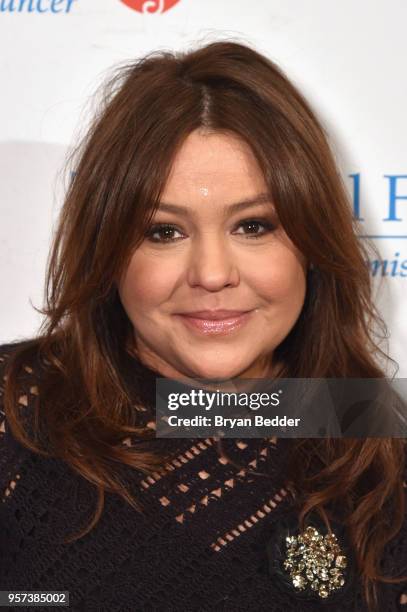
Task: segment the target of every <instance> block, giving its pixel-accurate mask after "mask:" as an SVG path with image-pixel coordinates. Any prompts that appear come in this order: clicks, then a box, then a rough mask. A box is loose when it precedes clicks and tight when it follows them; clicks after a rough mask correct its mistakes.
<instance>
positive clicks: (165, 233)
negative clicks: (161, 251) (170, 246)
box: [146, 223, 179, 242]
mask: <svg viewBox="0 0 407 612" xmlns="http://www.w3.org/2000/svg"><path fill="white" fill-rule="evenodd" d="M177 231H178V230H177V228H176V227H175V225H170V224H168V223H157V224H156V225H152V226H151V228H150V229H149V230H148V232H147V233H146V237H147V239H148V240H150V242H175V241H176V240H179V238H174V237H173V234H174V232H177ZM157 236H158V238H157Z"/></svg>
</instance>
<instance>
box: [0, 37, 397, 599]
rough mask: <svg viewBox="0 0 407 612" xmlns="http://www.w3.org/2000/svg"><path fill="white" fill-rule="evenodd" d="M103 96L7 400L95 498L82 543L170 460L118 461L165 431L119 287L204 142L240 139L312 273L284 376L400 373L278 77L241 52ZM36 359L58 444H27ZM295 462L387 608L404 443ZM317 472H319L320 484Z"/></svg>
mask: <svg viewBox="0 0 407 612" xmlns="http://www.w3.org/2000/svg"><path fill="white" fill-rule="evenodd" d="M102 92H103V100H102V102H101V105H100V107H99V111H98V112H97V114H96V115H95V117H94V119H93V122H92V124H91V126H90V127H89V129H88V130H87V132H86V135H85V137H84V138H83V140H82V141H81V143H80V145H79V146H78V147H77V149H76V150H75V151H74V152H73V154H72V155H71V156H70V158H69V159H68V167H70V168H71V169H73V170H74V172H73V173H72V180H71V181H70V184H69V186H68V187H67V193H66V198H65V201H64V204H63V207H62V210H61V214H60V218H59V223H58V226H57V228H56V232H55V235H54V239H53V244H52V249H51V252H50V255H49V259H48V267H47V277H46V287H45V305H44V307H43V308H42V309H39V312H41V313H42V314H43V315H44V321H43V323H42V325H41V328H40V330H39V333H38V335H37V336H36V337H35V338H31V339H28V340H26V341H25V342H23V343H22V344H21V346H20V347H19V349H18V350H17V351H14V352H13V355H12V358H11V359H10V361H9V364H8V366H7V384H6V388H5V411H6V416H7V418H8V423H9V425H10V428H11V430H12V432H13V433H14V435H15V437H16V438H17V439H18V440H19V441H20V442H21V443H22V444H23V445H25V446H26V447H28V448H30V449H31V450H32V451H33V452H37V453H41V454H43V455H54V456H57V457H60V458H61V459H62V460H63V461H65V462H66V463H68V464H69V465H70V466H71V467H72V468H73V469H74V470H75V471H76V472H77V473H79V474H80V475H81V476H83V477H84V478H86V479H87V480H88V481H90V482H91V483H93V484H94V485H95V486H96V487H97V491H98V502H97V507H96V510H95V514H94V517H93V519H92V521H91V523H90V524H89V525H88V526H87V528H86V529H85V530H84V531H82V532H81V534H79V535H78V536H77V537H81V536H82V535H84V534H85V533H87V532H88V531H89V530H90V529H92V527H93V526H94V525H95V524H96V523H97V521H98V520H99V518H100V516H101V513H102V510H103V506H104V496H105V492H106V491H110V492H114V493H117V494H119V495H121V496H122V497H123V498H124V499H125V500H127V501H128V502H129V503H130V504H131V505H132V506H133V507H134V508H135V509H138V510H140V507H139V504H138V502H137V500H135V499H134V498H133V496H132V495H131V494H130V492H129V491H128V490H127V488H126V486H125V485H124V484H123V482H121V480H120V477H119V474H118V471H117V469H116V466H117V465H118V464H125V465H127V466H130V467H131V468H134V469H137V470H141V471H142V472H144V473H146V474H148V473H152V472H153V471H157V470H161V469H163V466H164V465H165V461H166V460H167V458H166V457H165V456H164V455H162V454H159V453H157V452H154V449H149V448H147V447H146V446H145V445H143V449H142V450H141V449H140V448H137V445H136V446H135V447H133V448H127V447H124V446H123V445H121V446H120V443H121V442H122V441H123V440H124V439H125V438H126V437H128V436H129V434H132V435H135V436H136V437H139V438H143V439H145V440H149V439H151V438H152V437H154V432H152V431H151V430H150V431H147V430H146V428H145V427H141V426H140V423H138V422H137V412H136V411H135V410H134V405H133V402H134V400H135V397H134V395H132V391H131V389H130V387H129V384H128V374H129V372H130V370H131V376H132V379H133V380H135V381H136V383H137V381H138V383H140V385H141V379H142V372H143V370H142V364H141V363H139V362H138V361H137V359H134V356H131V355H130V352H129V337H130V334H131V331H132V330H131V324H130V321H129V319H128V317H127V315H126V313H125V311H124V309H123V306H122V304H121V302H120V299H119V296H118V289H117V281H118V279H119V278H120V277H121V275H122V274H123V272H124V271H125V270H126V267H127V265H128V263H129V259H130V257H131V255H132V253H133V251H134V249H136V248H137V246H138V245H139V244H140V243H141V242H142V241H143V239H144V237H145V235H146V233H147V232H148V229H149V225H150V222H151V219H152V216H153V215H154V212H155V211H156V209H157V208H158V205H159V200H160V194H161V193H162V191H163V188H164V185H165V183H166V180H167V178H168V175H169V171H170V169H171V165H172V162H173V159H174V156H175V154H176V152H177V151H178V150H179V147H180V146H181V145H182V143H183V142H184V140H185V138H186V137H187V136H188V134H190V133H191V132H192V131H193V130H195V129H201V130H204V131H205V130H206V131H212V132H213V131H216V132H229V133H233V134H235V135H237V136H238V137H240V138H241V139H243V140H244V141H245V142H246V143H248V144H249V146H250V147H251V150H252V151H253V153H254V155H255V157H256V159H257V161H258V163H259V166H260V168H261V170H262V172H263V174H264V177H265V181H266V184H267V185H268V187H269V189H270V193H271V194H272V199H273V203H274V205H275V208H276V211H277V214H278V216H279V219H280V221H281V224H282V226H283V227H284V229H285V231H286V233H287V235H288V236H289V238H290V239H291V240H292V242H293V243H294V244H295V246H296V247H297V248H298V249H299V250H300V251H301V252H302V253H303V254H304V255H305V256H306V257H307V259H308V261H310V262H312V264H313V270H310V271H309V272H308V274H307V289H306V296H305V301H304V305H303V309H302V311H301V314H300V316H299V318H298V320H297V322H296V323H295V325H294V327H293V328H292V330H291V331H290V333H289V334H288V336H287V337H286V338H285V339H284V340H283V341H282V342H281V344H280V345H279V346H278V347H277V348H276V349H275V352H274V355H275V357H276V358H277V360H278V362H281V363H282V364H283V369H282V371H281V372H280V376H283V377H304V378H308V377H311V378H312V377H315V378H324V377H337V378H341V377H345V378H346V377H360V378H365V377H366V378H382V377H385V371H384V369H383V366H382V365H379V362H380V360H383V359H384V360H387V359H389V358H388V356H387V354H386V352H385V351H384V350H383V349H382V348H381V347H380V339H383V338H385V337H386V334H387V328H386V325H385V323H384V321H383V320H382V319H381V317H380V314H379V312H378V311H377V309H376V307H375V306H374V303H373V298H372V286H371V279H370V273H369V270H368V267H367V265H366V259H367V258H368V251H367V249H368V246H369V243H367V242H366V243H364V244H362V242H361V240H360V239H359V237H358V227H357V226H356V221H355V220H354V218H353V216H352V207H351V203H350V201H349V196H348V194H347V191H346V188H345V186H344V184H343V182H342V179H341V177H340V175H339V172H338V170H337V167H336V162H335V158H334V154H333V151H332V149H331V146H330V144H329V138H328V135H327V132H326V130H325V129H324V127H323V125H322V123H321V121H320V120H319V119H318V118H317V116H316V114H315V112H314V111H313V110H312V108H311V106H310V103H309V102H307V101H306V100H305V99H304V97H303V95H302V94H301V93H300V92H299V90H298V89H297V88H296V87H295V85H294V84H293V83H292V82H290V80H289V79H288V78H287V77H286V75H285V74H284V72H283V71H282V70H281V69H280V68H279V67H278V66H277V65H276V64H275V63H274V62H272V61H271V60H269V59H267V58H266V57H264V56H263V55H262V54H261V53H259V52H258V51H256V50H255V49H254V48H251V47H249V46H247V45H245V44H240V43H238V42H213V43H210V44H207V45H205V46H202V47H200V48H197V49H194V50H190V51H188V52H179V53H172V52H167V51H156V52H153V53H150V54H148V55H147V56H145V57H142V58H141V59H138V60H137V61H134V62H131V63H126V64H125V65H120V66H119V67H118V68H117V70H115V72H114V73H113V76H111V75H110V76H109V79H108V80H107V81H106V82H105V83H104V84H103V89H102ZM370 247H371V248H373V249H374V247H373V245H370ZM377 256H378V254H377ZM38 355H41V356H42V359H43V368H42V373H41V377H40V380H39V396H38V398H37V399H36V404H35V407H34V414H35V420H34V422H35V431H36V432H37V433H38V431H39V429H40V422H41V423H42V427H43V431H45V432H46V440H45V438H44V439H41V437H40V436H39V435H37V436H36V437H35V439H34V437H33V436H31V435H30V434H29V432H28V430H27V427H26V425H25V423H24V420H23V419H22V416H21V414H20V412H19V408H18V405H17V394H18V385H17V383H18V373H19V371H20V369H21V368H22V366H23V364H24V363H25V362H26V361H27V358H33V359H34V358H35V356H38ZM391 361H393V360H391ZM136 387H137V385H136ZM37 430H38V431H37ZM290 457H291V459H290V465H289V466H288V467H287V470H288V472H287V473H288V481H289V482H290V483H291V485H290V486H292V488H293V490H294V491H297V492H298V494H299V498H300V499H301V503H302V509H301V520H303V518H304V516H305V515H306V514H307V513H308V512H309V511H311V510H312V509H316V510H317V511H318V512H320V513H322V514H323V513H324V512H325V509H326V507H327V506H328V505H329V504H333V503H335V502H338V503H340V505H341V507H342V508H343V509H344V510H345V515H346V525H347V528H348V531H349V536H350V540H351V542H352V545H353V548H354V550H355V554H356V558H357V563H358V567H359V570H360V572H361V575H362V577H363V583H364V593H365V598H366V600H367V602H368V605H369V606H372V607H374V606H375V605H376V603H377V593H376V588H377V587H376V584H377V582H378V581H383V582H400V581H401V580H402V578H394V577H388V576H382V575H381V574H380V573H379V569H378V568H379V561H380V557H381V555H382V552H383V549H384V547H385V545H386V543H387V542H388V541H390V540H391V539H392V538H393V537H394V536H395V535H396V534H397V533H398V531H399V530H400V529H401V525H402V521H403V518H404V515H405V497H404V490H403V466H404V464H405V441H404V440H402V439H397V438H364V439H354V438H351V439H336V438H335V439H318V440H314V439H297V440H295V441H294V445H293V452H292V453H291V455H290ZM312 458H314V459H315V458H317V460H318V461H319V464H320V467H319V469H318V470H317V471H316V472H315V473H313V474H311V473H310V471H309V469H308V467H309V463H310V460H311V459H312ZM373 533H374V537H371V536H372V534H373Z"/></svg>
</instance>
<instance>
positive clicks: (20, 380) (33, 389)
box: [0, 340, 38, 443]
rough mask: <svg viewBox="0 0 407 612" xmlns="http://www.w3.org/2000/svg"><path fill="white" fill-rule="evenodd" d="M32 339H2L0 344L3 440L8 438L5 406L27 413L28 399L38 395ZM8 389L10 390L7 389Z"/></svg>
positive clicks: (35, 359) (9, 435) (0, 395)
mask: <svg viewBox="0 0 407 612" xmlns="http://www.w3.org/2000/svg"><path fill="white" fill-rule="evenodd" d="M35 344H36V342H35V341H34V340H23V341H15V342H8V343H3V344H1V345H0V437H1V440H2V442H3V443H4V440H5V436H6V438H7V439H8V438H12V437H13V436H12V435H11V431H10V428H9V425H8V410H7V408H8V406H6V398H10V397H12V398H13V399H11V400H9V405H10V404H11V405H12V406H17V405H18V407H19V409H20V414H21V415H22V416H23V415H25V416H28V415H29V414H30V404H31V401H32V400H34V399H35V397H36V396H37V395H38V384H37V383H38V377H37V373H38V360H37V358H36V357H35V354H36V350H35V348H34V347H35ZM14 365H15V366H16V367H15V371H14V372H13V373H14V376H13V385H12V387H13V389H12V390H10V389H9V388H8V385H7V383H8V382H9V380H10V373H11V372H12V370H14ZM10 391H11V393H9V392H10Z"/></svg>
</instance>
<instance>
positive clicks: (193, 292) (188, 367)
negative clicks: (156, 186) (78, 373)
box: [119, 131, 306, 379]
mask: <svg viewBox="0 0 407 612" xmlns="http://www.w3.org/2000/svg"><path fill="white" fill-rule="evenodd" d="M160 202H161V206H160V209H159V210H158V211H157V212H156V213H155V216H154V218H153V221H152V226H151V230H150V231H149V233H148V235H147V236H146V237H145V239H144V241H143V243H142V244H141V245H140V246H139V247H138V248H137V249H136V250H135V251H134V253H133V256H132V258H131V261H130V264H129V266H128V268H127V270H126V272H125V274H124V275H123V277H122V278H121V280H120V283H119V295H120V299H121V301H122V304H123V306H124V308H125V310H126V313H127V315H128V317H129V319H130V321H131V323H132V325H133V329H134V341H135V349H136V351H137V353H138V355H139V357H140V359H141V361H143V362H144V363H145V364H146V365H148V366H150V367H153V368H154V369H156V370H157V371H159V372H160V373H161V374H162V375H163V376H167V377H170V378H184V377H188V378H189V377H191V378H206V379H228V378H234V377H243V378H262V377H267V376H270V377H271V375H272V372H273V371H274V370H275V367H276V366H277V364H276V363H273V360H272V354H273V351H274V349H275V348H276V347H277V346H278V345H279V344H280V343H281V342H282V340H284V338H285V337H286V336H287V335H288V333H289V332H290V330H291V329H292V327H293V326H294V324H295V322H296V321H297V318H298V316H299V314H300V312H301V309H302V306H303V303H304V298H305V291H306V261H305V258H304V257H303V256H302V255H301V253H300V252H299V251H298V250H297V249H296V248H295V247H294V245H293V243H292V242H291V241H290V240H289V238H288V236H287V235H286V233H285V232H284V230H283V229H282V227H281V226H280V225H279V221H278V219H277V217H276V215H275V213H274V209H273V203H272V201H271V199H270V198H269V196H268V195H267V186H266V184H265V181H264V177H263V175H262V173H261V171H260V168H259V166H258V164H257V162H256V160H255V158H254V156H253V153H252V152H251V149H250V147H249V146H248V145H247V144H246V143H245V142H243V141H242V140H240V139H239V138H238V137H237V136H234V135H230V134H224V133H211V134H204V133H202V132H200V131H195V132H192V133H191V134H190V135H189V136H188V138H187V139H186V141H185V142H184V144H183V146H182V148H181V149H180V150H179V152H178V154H177V156H176V158H175V160H174V164H173V166H172V169H171V173H170V176H169V178H168V181H167V184H166V185H165V188H164V191H163V193H162V196H161V199H160ZM238 203H239V206H237V204H238ZM166 204H168V205H171V206H168V207H166V206H165V205H166ZM204 310H205V311H212V312H211V313H209V314H208V313H202V312H201V313H199V312H198V311H204ZM216 310H230V311H234V312H231V313H229V314H228V313H218V314H217V315H216V313H213V311H216ZM236 311H238V312H240V313H245V314H240V315H239V314H237V313H236ZM193 313H195V314H194V315H193ZM215 316H217V317H218V320H217V321H214V320H213V318H214V317H215ZM219 317H220V319H219ZM225 317H226V318H225ZM222 319H223V320H222ZM270 358H271V359H270ZM270 364H271V367H270Z"/></svg>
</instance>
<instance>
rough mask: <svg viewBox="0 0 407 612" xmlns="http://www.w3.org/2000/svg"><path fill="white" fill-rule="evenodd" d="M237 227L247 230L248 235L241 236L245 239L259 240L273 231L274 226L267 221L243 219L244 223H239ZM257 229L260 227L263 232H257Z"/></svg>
mask: <svg viewBox="0 0 407 612" xmlns="http://www.w3.org/2000/svg"><path fill="white" fill-rule="evenodd" d="M239 227H244V228H246V229H248V230H249V232H248V234H246V233H245V232H243V235H244V236H245V237H246V238H261V236H264V235H265V234H269V233H270V232H272V231H274V230H275V226H274V225H273V224H272V223H270V222H269V221H268V220H267V219H245V220H244V221H241V222H240V224H239ZM259 227H262V228H263V231H260V232H258V231H257V230H258V229H259ZM236 233H242V232H236Z"/></svg>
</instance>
